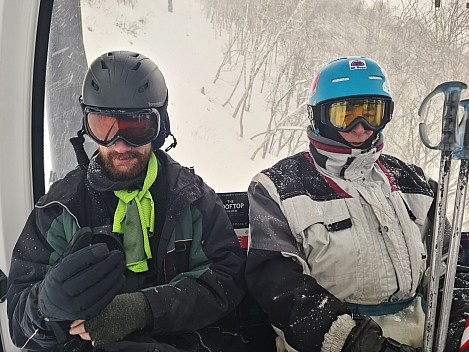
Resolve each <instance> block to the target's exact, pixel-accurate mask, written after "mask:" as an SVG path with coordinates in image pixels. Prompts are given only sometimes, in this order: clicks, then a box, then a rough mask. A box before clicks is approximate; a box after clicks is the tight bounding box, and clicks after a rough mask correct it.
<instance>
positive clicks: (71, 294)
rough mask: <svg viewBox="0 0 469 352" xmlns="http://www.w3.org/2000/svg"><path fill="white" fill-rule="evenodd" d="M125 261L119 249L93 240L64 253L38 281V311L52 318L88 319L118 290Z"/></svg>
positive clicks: (123, 279)
mask: <svg viewBox="0 0 469 352" xmlns="http://www.w3.org/2000/svg"><path fill="white" fill-rule="evenodd" d="M124 270H125V262H124V258H123V255H122V253H121V252H120V251H119V250H112V251H109V249H108V247H107V245H106V244H105V243H98V244H93V245H90V246H86V247H84V248H81V249H79V250H78V251H76V252H74V253H71V254H69V255H67V256H65V257H64V258H63V259H62V260H61V261H59V262H58V263H57V265H55V266H54V267H53V268H52V269H51V270H50V271H49V272H48V273H47V274H46V276H45V278H44V280H43V281H42V282H41V283H40V285H39V293H38V301H39V310H40V312H41V314H42V315H43V316H44V317H46V318H48V319H49V320H52V321H64V320H69V321H73V320H77V319H83V320H87V319H89V318H91V317H94V316H96V315H97V314H98V313H99V312H101V311H102V310H103V309H104V307H106V306H107V305H108V304H109V303H110V302H111V301H112V299H113V298H114V296H115V295H116V294H117V293H118V292H119V291H120V289H121V288H122V285H123V283H124V281H125V276H124Z"/></svg>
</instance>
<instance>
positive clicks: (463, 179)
mask: <svg viewBox="0 0 469 352" xmlns="http://www.w3.org/2000/svg"><path fill="white" fill-rule="evenodd" d="M460 106H461V107H462V108H463V111H464V114H463V118H462V120H461V123H460V125H459V132H460V141H459V146H458V148H457V149H456V150H454V151H453V159H460V160H461V164H460V165H459V176H458V184H457V188H456V195H455V200H454V212H453V221H452V227H453V228H452V234H451V241H450V246H449V252H448V262H447V268H446V276H445V284H444V289H443V295H442V298H441V309H440V320H439V326H440V327H439V328H438V335H437V337H436V350H437V351H443V350H444V347H445V343H446V336H447V333H448V325H449V316H450V312H451V303H452V298H453V290H454V280H455V275H456V268H457V264H458V253H459V244H460V243H461V230H462V222H463V217H464V204H465V201H466V193H467V179H468V171H469V100H468V99H466V100H462V101H461V102H460Z"/></svg>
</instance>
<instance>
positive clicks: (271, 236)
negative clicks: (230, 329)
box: [246, 182, 346, 351]
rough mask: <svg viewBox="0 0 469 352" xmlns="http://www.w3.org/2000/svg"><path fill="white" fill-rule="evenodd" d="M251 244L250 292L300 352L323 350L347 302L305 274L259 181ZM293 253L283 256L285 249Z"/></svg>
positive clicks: (253, 192) (252, 200) (252, 192)
mask: <svg viewBox="0 0 469 352" xmlns="http://www.w3.org/2000/svg"><path fill="white" fill-rule="evenodd" d="M248 195H249V204H250V217H249V221H250V227H251V245H250V249H249V252H248V257H247V264H246V282H247V285H248V289H249V291H250V293H251V294H252V296H253V297H254V298H255V299H256V300H257V301H258V302H259V304H260V305H261V307H262V308H263V309H264V311H265V312H266V313H267V315H268V316H269V319H270V322H271V323H272V325H273V326H275V327H276V328H278V329H280V330H281V331H282V332H283V334H284V337H285V340H286V342H287V343H288V345H290V346H291V347H293V348H295V349H296V350H298V351H320V350H321V345H322V342H323V339H324V335H325V333H326V332H327V331H329V329H330V327H331V325H332V323H333V322H334V321H335V320H336V319H337V316H339V315H342V314H345V313H346V308H345V305H344V304H343V303H342V302H340V300H338V299H337V298H336V297H334V296H333V295H332V294H331V293H330V292H328V291H327V290H326V289H324V288H323V287H321V286H320V285H319V284H318V283H317V282H316V280H315V279H314V278H313V277H311V276H309V275H305V274H303V268H302V266H301V265H300V264H299V263H298V262H297V261H296V260H294V259H293V258H292V257H294V256H301V255H302V254H301V251H300V250H299V249H297V245H296V240H295V239H294V237H293V234H292V233H291V231H290V228H289V226H288V224H287V220H286V219H285V217H284V215H283V213H282V212H281V210H280V208H279V206H278V205H277V203H275V201H274V200H272V198H271V197H270V196H269V195H268V193H267V191H266V190H265V188H264V187H263V186H262V185H261V184H259V183H256V182H253V183H251V185H250V188H249V192H248ZM283 253H284V254H288V255H292V254H293V256H285V255H284V254H283Z"/></svg>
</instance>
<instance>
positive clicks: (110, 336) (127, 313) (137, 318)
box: [85, 292, 153, 346]
mask: <svg viewBox="0 0 469 352" xmlns="http://www.w3.org/2000/svg"><path fill="white" fill-rule="evenodd" d="M152 321H153V316H152V313H151V307H150V304H149V303H148V301H147V299H146V297H145V295H144V294H143V293H142V292H132V293H124V294H121V295H117V296H116V297H115V298H114V300H113V301H112V302H111V303H110V304H109V305H108V306H107V307H106V308H105V309H104V310H103V311H102V312H101V314H99V315H98V316H96V317H94V318H92V319H90V320H87V321H86V322H85V330H86V331H87V332H88V333H89V334H90V337H91V340H92V341H94V345H95V346H101V345H104V344H106V343H111V342H115V341H120V340H122V339H123V338H124V337H126V336H127V335H129V334H130V333H132V332H134V331H137V330H141V329H143V328H145V327H146V326H147V325H150V324H151V323H152Z"/></svg>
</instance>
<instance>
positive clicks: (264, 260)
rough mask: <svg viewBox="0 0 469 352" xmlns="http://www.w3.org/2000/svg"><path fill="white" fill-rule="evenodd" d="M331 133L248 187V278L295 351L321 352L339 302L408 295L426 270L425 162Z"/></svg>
mask: <svg viewBox="0 0 469 352" xmlns="http://www.w3.org/2000/svg"><path fill="white" fill-rule="evenodd" d="M327 141H329V140H325V139H322V138H321V137H319V138H318V140H312V141H311V145H310V149H311V151H310V152H302V153H299V154H296V155H293V156H291V157H288V158H286V159H283V160H281V161H279V162H278V163H277V164H276V165H274V166H273V167H271V168H269V169H266V170H264V171H262V172H261V173H259V174H258V175H256V176H255V177H254V178H253V180H252V182H251V185H250V187H249V191H248V195H249V203H250V227H251V238H250V245H249V252H248V260H247V267H246V281H247V284H248V288H249V290H250V292H251V294H252V295H253V297H256V298H257V300H258V301H259V303H260V304H261V306H262V307H263V309H264V310H265V311H266V312H267V314H268V315H269V318H270V321H271V323H272V325H273V326H274V328H275V329H276V331H277V333H278V334H279V335H280V336H281V337H282V338H283V339H284V343H285V344H286V346H287V348H289V350H293V351H295V350H296V351H320V350H321V345H322V343H323V340H324V335H325V334H326V333H327V332H328V331H329V330H330V328H331V325H332V323H333V322H334V321H336V320H337V317H338V316H341V315H344V314H347V313H349V312H350V310H347V306H346V304H345V303H348V304H357V305H378V304H381V303H382V302H400V301H406V300H409V299H410V300H411V299H412V298H413V297H415V295H416V293H417V290H418V289H419V285H420V283H421V280H422V277H423V274H424V272H425V269H426V262H427V257H426V250H425V242H426V240H425V234H426V233H427V229H428V227H429V221H428V219H427V214H428V212H429V210H430V207H431V205H432V202H433V200H434V193H433V189H432V187H431V185H430V183H429V182H428V181H427V179H426V178H425V175H424V173H423V172H422V170H421V169H420V168H419V167H417V166H414V165H408V164H406V163H404V162H402V161H401V160H399V159H397V158H395V157H392V156H389V155H383V154H381V151H382V148H383V144H382V141H380V143H378V144H377V146H376V147H375V148H372V149H371V150H368V151H366V152H363V151H362V150H359V149H351V148H345V147H344V146H343V145H341V146H340V145H333V144H331V143H327ZM349 307H350V305H349ZM462 325H464V323H463V324H462ZM349 329H350V328H349ZM345 337H346V336H344V341H345Z"/></svg>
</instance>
